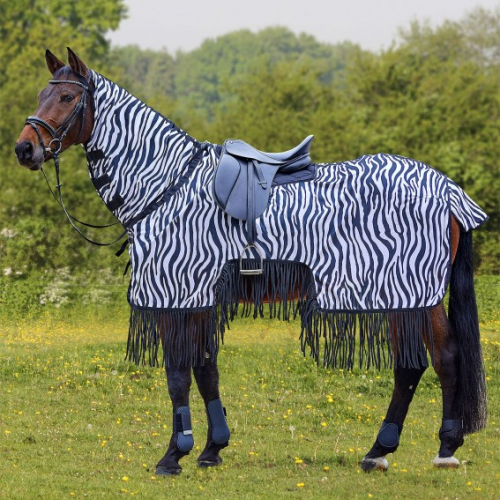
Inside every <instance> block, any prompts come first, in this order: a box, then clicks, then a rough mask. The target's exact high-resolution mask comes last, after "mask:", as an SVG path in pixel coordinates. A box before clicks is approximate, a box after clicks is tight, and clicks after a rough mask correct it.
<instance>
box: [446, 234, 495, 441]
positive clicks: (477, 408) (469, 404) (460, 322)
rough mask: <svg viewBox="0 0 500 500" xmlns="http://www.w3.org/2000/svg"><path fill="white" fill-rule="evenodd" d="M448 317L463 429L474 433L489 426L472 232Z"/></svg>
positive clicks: (458, 260)
mask: <svg viewBox="0 0 500 500" xmlns="http://www.w3.org/2000/svg"><path fill="white" fill-rule="evenodd" d="M448 317H449V320H450V324H451V327H452V331H453V332H454V335H455V338H456V340H457V343H458V349H459V357H460V362H459V363H460V369H459V379H458V380H457V403H458V408H460V409H461V411H462V418H463V432H464V434H471V433H473V432H477V431H479V430H480V429H482V428H483V427H485V425H486V381H485V373H484V366H483V357H482V354H481V344H480V340H479V318H478V314H477V304H476V294H475V292H474V278H473V274H472V232H471V231H468V232H461V233H460V241H459V244H458V249H457V254H456V257H455V261H454V263H453V266H452V270H451V279H450V298H449V303H448Z"/></svg>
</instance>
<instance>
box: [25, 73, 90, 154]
mask: <svg viewBox="0 0 500 500" xmlns="http://www.w3.org/2000/svg"><path fill="white" fill-rule="evenodd" d="M49 83H52V84H58V83H71V84H73V85H79V86H80V87H82V88H83V89H84V92H83V93H82V95H81V97H80V100H79V101H78V102H77V103H76V106H75V107H74V108H73V111H72V112H71V113H70V114H69V116H68V117H67V118H66V120H64V122H63V123H62V124H61V125H60V126H59V127H58V128H57V129H55V128H54V127H53V126H52V125H51V124H50V123H48V122H46V121H45V120H42V119H41V118H38V116H28V118H26V124H27V125H31V127H32V128H33V130H34V131H35V132H36V135H37V136H38V140H39V141H40V145H41V146H42V148H43V151H44V156H45V159H47V156H46V155H47V154H51V155H52V156H54V157H56V156H57V155H59V153H60V152H61V149H62V143H63V140H64V138H65V137H66V135H67V134H68V132H69V131H70V129H71V127H72V126H73V125H74V123H75V121H76V119H77V118H78V115H79V114H80V113H81V118H82V120H81V123H80V132H79V134H78V140H77V141H76V143H79V142H81V139H82V134H83V126H84V124H85V113H86V111H87V94H92V93H93V89H92V88H91V87H90V86H89V85H85V84H84V83H82V82H78V81H76V80H49ZM38 126H41V127H43V128H44V129H45V130H46V131H47V132H48V133H49V134H50V135H51V137H52V139H51V141H50V142H49V144H48V145H47V146H45V143H44V142H43V138H42V134H41V132H40V129H39V128H38ZM53 145H55V149H52V146H53Z"/></svg>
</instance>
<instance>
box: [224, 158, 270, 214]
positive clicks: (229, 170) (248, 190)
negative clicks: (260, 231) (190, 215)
mask: <svg viewBox="0 0 500 500" xmlns="http://www.w3.org/2000/svg"><path fill="white" fill-rule="evenodd" d="M255 168H259V167H258V166H257V167H256V166H255V165H253V164H252V163H251V162H250V163H248V162H247V161H245V160H243V159H238V158H234V157H233V156H230V155H223V156H222V157H221V159H220V162H219V165H218V167H217V171H216V172H215V178H214V196H215V200H216V201H217V203H218V204H219V206H220V207H221V208H222V210H224V212H226V213H227V214H229V215H230V216H231V217H235V218H236V219H240V220H244V221H246V220H249V219H250V218H256V217H260V216H261V215H262V213H263V212H264V210H265V209H266V207H267V204H268V201H269V193H270V191H271V186H272V183H273V179H274V176H275V175H276V172H277V170H278V165H270V166H267V168H265V169H261V171H260V175H261V178H259V177H258V176H257V175H256V174H255V172H254V169H255ZM249 207H251V210H250V209H249Z"/></svg>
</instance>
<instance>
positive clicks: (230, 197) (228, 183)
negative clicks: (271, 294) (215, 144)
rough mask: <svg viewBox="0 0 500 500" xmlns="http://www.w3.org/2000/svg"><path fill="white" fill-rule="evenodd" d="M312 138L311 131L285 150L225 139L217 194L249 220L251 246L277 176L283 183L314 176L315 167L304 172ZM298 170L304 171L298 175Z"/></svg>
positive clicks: (231, 212)
mask: <svg viewBox="0 0 500 500" xmlns="http://www.w3.org/2000/svg"><path fill="white" fill-rule="evenodd" d="M312 139H313V136H312V135H310V136H309V137H306V138H305V139H304V140H303V141H302V142H301V143H300V144H299V145H298V146H297V147H295V148H293V149H290V150H289V151H284V152H283V153H265V152H263V151H259V150H258V149H255V148H254V147H252V146H250V144H247V143H246V142H244V141H242V140H239V139H229V140H227V141H226V142H225V143H224V145H223V147H222V154H221V156H220V158H219V163H218V165H217V170H216V172H215V179H214V195H215V199H216V201H217V203H218V204H219V206H220V207H221V208H222V210H224V211H225V212H226V213H227V214H229V215H230V216H231V217H234V218H236V219H240V220H243V221H246V223H247V224H246V226H247V227H246V233H247V235H246V236H247V241H248V245H249V246H253V245H254V241H255V221H256V219H257V218H258V217H260V216H261V215H262V214H263V212H264V210H265V209H266V207H267V205H268V202H269V195H270V191H271V187H272V185H273V182H274V180H275V177H277V176H278V177H279V178H280V180H279V183H280V184H283V183H286V178H287V177H288V176H290V179H291V180H299V179H300V180H306V179H310V178H312V177H313V175H314V172H313V171H308V173H307V174H306V172H305V170H307V167H308V166H309V165H310V163H311V158H310V156H309V149H310V147H311V142H312ZM299 171H304V172H301V174H302V175H297V172H299ZM294 176H295V177H294ZM245 250H246V249H245ZM245 250H244V252H245ZM252 274H257V273H252Z"/></svg>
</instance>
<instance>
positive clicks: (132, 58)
mask: <svg viewBox="0 0 500 500" xmlns="http://www.w3.org/2000/svg"><path fill="white" fill-rule="evenodd" d="M124 15H125V8H124V5H123V2H122V1H121V0H86V1H85V2H83V1H80V0H79V1H75V2H59V1H57V0H37V1H35V2H33V1H28V0H19V1H17V2H5V1H3V2H1V3H0V16H1V18H2V24H1V25H0V114H1V116H2V119H1V120H0V152H1V154H2V158H3V173H2V202H1V204H0V259H1V268H2V269H1V270H0V271H1V274H2V276H0V280H4V281H5V280H12V279H17V280H21V279H26V278H29V277H31V276H52V275H55V274H56V273H57V271H58V270H60V269H63V268H64V269H66V270H69V272H70V274H74V275H78V274H81V273H82V272H83V271H84V270H88V269H94V270H97V271H99V270H102V269H107V270H109V269H111V270H112V274H113V273H114V274H115V275H119V274H120V269H121V268H122V266H124V265H125V262H124V261H119V260H118V259H116V258H115V257H114V252H113V251H111V250H109V249H96V248H94V247H92V246H90V245H88V244H87V243H85V242H84V241H82V240H81V239H80V238H79V237H78V236H77V235H76V234H74V233H73V232H72V230H71V228H70V227H69V225H68V224H67V223H66V222H65V220H63V215H62V213H61V211H60V209H59V208H58V206H57V203H56V202H55V201H54V200H53V199H52V198H51V196H50V194H49V193H48V190H47V189H46V187H45V186H44V181H43V179H42V177H41V176H40V175H38V173H33V172H28V171H26V170H24V169H21V168H20V167H19V166H17V162H16V160H15V157H14V154H13V148H14V143H15V141H16V139H17V136H18V134H19V132H20V130H21V128H22V126H23V123H24V119H25V117H26V116H28V115H29V114H31V113H32V112H33V111H34V109H35V108H36V96H37V93H38V91H39V90H40V89H41V88H43V87H44V86H45V85H46V82H47V79H48V77H49V73H48V72H47V69H46V67H45V61H44V51H45V49H46V48H50V50H51V51H53V52H54V53H55V54H56V55H58V56H59V57H60V58H64V57H65V53H66V49H65V47H66V46H70V47H71V48H72V49H73V50H75V52H76V53H77V54H79V55H80V56H81V57H82V59H84V60H85V61H86V62H87V63H88V64H89V66H90V67H92V68H93V69H95V70H96V71H99V72H101V73H102V74H104V75H105V76H108V77H109V78H111V79H113V80H114V81H116V82H117V83H119V84H121V85H122V86H123V87H125V88H127V89H128V90H130V91H131V92H132V93H134V94H135V95H136V96H137V97H139V98H141V99H143V100H145V101H146V102H147V103H148V104H149V105H151V106H152V107H153V108H155V109H157V110H158V111H159V112H161V113H162V114H164V115H165V116H167V117H169V118H170V119H172V120H173V121H174V122H175V123H176V124H177V125H179V126H180V127H181V128H183V129H185V130H186V131H187V132H188V133H189V134H190V135H192V136H194V137H196V138H197V139H199V140H202V141H203V140H208V141H210V142H215V143H222V142H223V141H224V140H225V139H226V138H228V137H239V138H242V139H244V140H247V141H249V142H251V143H253V144H254V145H255V146H256V147H258V148H259V149H263V150H276V151H277V150H285V149H289V148H290V147H292V146H294V145H295V144H296V143H298V142H299V141H300V140H302V139H303V138H304V137H305V136H306V135H308V134H314V135H315V140H314V144H313V148H312V157H313V160H314V161H316V162H336V161H342V160H347V159H352V158H355V157H357V156H360V155H363V154H370V153H377V152H386V153H394V154H400V155H403V156H409V157H412V158H416V159H419V160H421V161H424V162H425V163H428V164H430V165H432V166H433V167H435V168H436V169H438V170H440V171H442V172H443V173H445V174H447V175H449V176H450V177H451V178H452V179H453V180H455V181H456V182H457V183H458V184H460V185H461V186H462V187H463V188H464V189H465V190H466V191H467V193H468V194H469V195H470V196H471V197H472V198H473V199H474V200H475V201H477V202H478V203H479V204H480V205H481V206H482V207H483V208H484V209H485V210H486V212H487V213H488V214H489V216H490V221H489V222H488V224H487V226H486V227H485V228H484V229H482V230H481V231H478V232H476V234H475V242H476V248H477V250H478V251H477V262H476V265H477V266H478V268H479V270H480V272H482V273H485V274H496V273H498V257H499V248H500V240H499V236H500V227H499V222H500V210H499V206H498V192H499V191H500V175H499V173H500V169H499V166H498V165H499V160H498V151H499V149H500V9H498V8H497V9H494V10H484V9H476V10H474V11H472V12H470V13H469V14H468V15H467V16H466V17H464V18H463V19H462V20H460V21H458V22H452V21H446V22H444V23H442V24H441V25H439V26H437V27H432V26H429V25H427V24H424V23H419V22H413V23H412V24H411V25H409V26H408V27H406V28H402V29H401V30H400V32H399V35H398V37H397V39H396V40H395V41H394V43H393V45H392V46H391V47H390V48H389V49H387V50H384V51H381V52H377V53H375V52H370V51H366V50H362V49H361V48H360V47H359V46H357V45H355V44H352V43H348V42H346V43H342V44H337V45H329V44H324V43H320V42H318V41H317V40H316V39H315V38H314V36H313V35H311V34H301V35H296V34H294V33H293V32H291V31H290V30H288V29H286V28H268V29H265V30H262V31H260V32H258V33H252V32H250V31H247V30H243V31H236V32H233V33H229V34H227V35H225V36H222V37H219V38H217V39H215V40H207V41H205V42H204V43H203V44H202V45H201V46H200V47H199V48H198V49H196V50H193V51H190V52H177V53H176V54H170V53H169V52H167V51H165V50H163V51H152V50H141V49H140V48H138V47H136V46H126V47H111V46H110V44H109V42H108V41H107V40H106V33H107V32H108V31H109V30H110V29H115V28H116V27H117V26H118V25H119V22H120V20H121V19H122V18H123V16H124ZM74 149H75V148H74ZM46 170H47V171H48V175H49V179H51V181H53V180H54V179H53V177H52V178H51V177H50V176H51V166H50V165H47V166H46ZM61 175H62V180H63V183H64V189H65V197H66V201H67V204H68V205H69V206H70V209H71V210H72V211H73V212H75V215H76V216H77V217H79V218H86V219H88V220H89V221H90V222H94V223H104V222H108V221H110V220H112V215H111V214H110V213H109V212H108V211H107V209H106V208H105V206H104V205H103V204H102V202H101V201H100V200H99V199H98V197H97V196H96V194H95V192H94V190H93V187H92V185H91V183H90V181H89V179H88V172H87V171H86V162H85V158H84V155H83V152H82V151H80V150H79V149H75V150H73V151H67V152H66V153H65V154H64V155H63V157H62V161H61ZM90 236H91V237H93V238H101V239H102V238H108V239H111V238H112V237H113V236H114V234H107V235H101V234H100V233H96V232H92V231H91V233H90Z"/></svg>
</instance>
